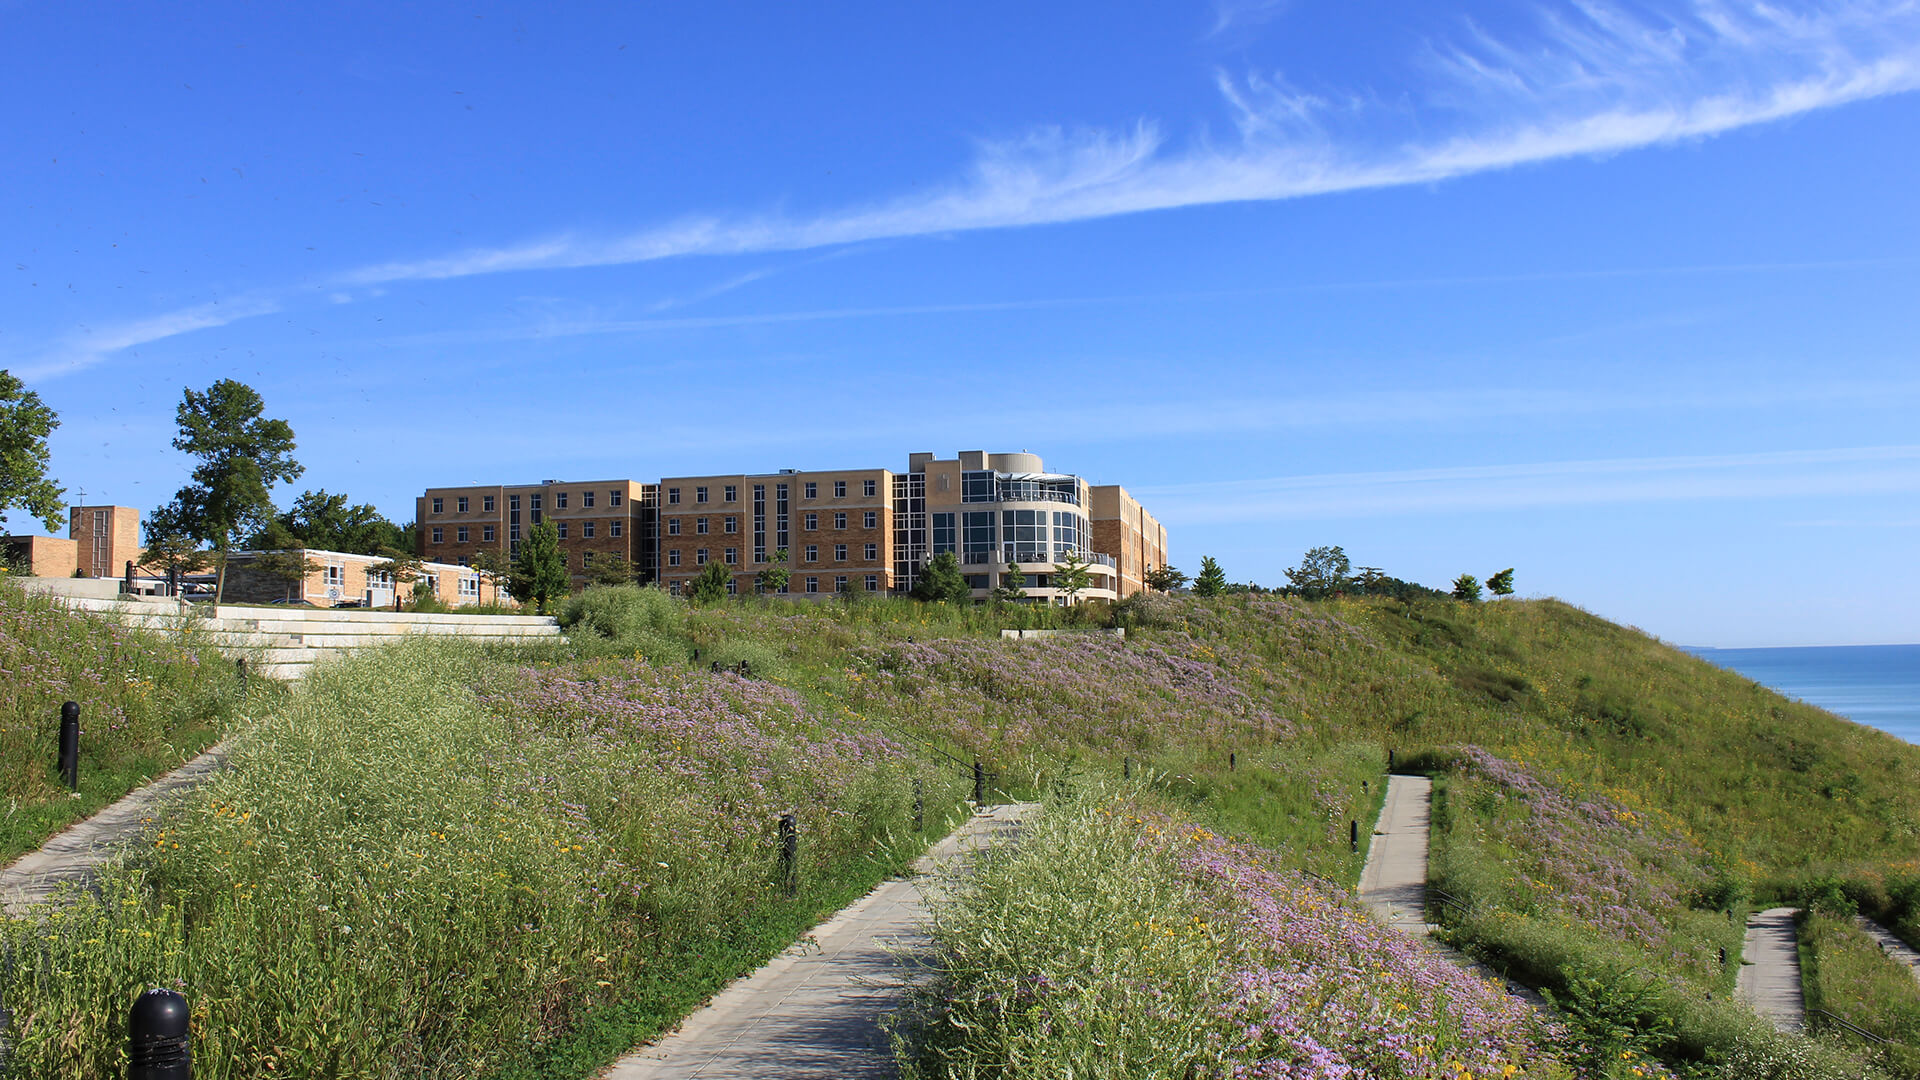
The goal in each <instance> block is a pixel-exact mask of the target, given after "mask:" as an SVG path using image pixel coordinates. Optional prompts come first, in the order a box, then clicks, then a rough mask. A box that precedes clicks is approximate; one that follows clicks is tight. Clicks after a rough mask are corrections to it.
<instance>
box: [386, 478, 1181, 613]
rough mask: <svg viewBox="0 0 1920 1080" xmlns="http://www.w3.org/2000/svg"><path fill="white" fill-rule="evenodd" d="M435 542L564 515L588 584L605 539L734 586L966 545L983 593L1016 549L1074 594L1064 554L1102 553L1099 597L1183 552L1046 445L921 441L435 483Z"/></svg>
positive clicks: (809, 578) (899, 577) (826, 578)
mask: <svg viewBox="0 0 1920 1080" xmlns="http://www.w3.org/2000/svg"><path fill="white" fill-rule="evenodd" d="M416 520H417V521H418V522H419V535H420V554H421V555H422V556H423V557H425V558H428V559H433V560H437V561H440V562H449V563H470V562H471V561H472V560H473V557H474V555H475V554H477V553H478V552H479V551H481V550H482V549H486V548H491V549H494V550H498V551H503V552H508V553H511V552H512V551H513V550H514V549H515V547H516V546H517V544H518V542H519V541H520V539H521V538H523V537H524V536H526V535H527V532H528V531H529V530H531V529H532V528H533V526H535V525H537V524H539V523H540V522H542V521H546V520H551V521H552V522H553V523H554V525H555V527H556V529H557V531H558V532H559V535H560V547H561V549H562V550H563V551H564V552H565V553H566V557H567V567H568V569H569V571H570V572H571V573H572V575H573V579H574V584H575V585H576V586H580V585H584V584H585V582H586V581H587V579H588V577H587V571H586V564H585V561H584V560H585V558H586V556H587V555H588V554H589V553H596V557H598V553H605V554H612V555H618V556H620V557H621V558H623V559H625V560H626V561H627V562H628V564H629V565H631V566H632V567H633V570H634V575H635V577H636V578H637V579H638V580H640V581H646V582H658V583H659V584H661V585H663V586H665V587H666V588H667V589H669V590H671V591H673V592H675V593H678V592H680V591H682V590H683V589H684V588H685V587H686V585H687V583H688V582H689V581H691V580H692V579H693V578H694V577H695V576H696V575H698V574H700V573H701V572H703V571H704V570H705V569H706V567H707V565H708V564H709V563H716V562H717V563H720V564H721V565H723V566H726V567H727V568H728V571H729V573H730V575H731V580H730V582H729V584H728V588H729V591H731V592H734V593H751V592H753V591H754V582H755V578H756V575H758V574H759V572H760V571H762V570H764V569H766V568H767V567H768V566H769V565H771V562H772V560H773V559H774V558H775V556H776V555H778V554H779V553H780V552H781V551H783V550H784V551H785V552H786V559H785V565H786V567H787V569H788V571H789V572H790V578H789V581H788V584H787V588H786V591H787V592H788V593H789V594H791V595H795V596H807V597H822V598H824V597H829V596H832V595H834V594H835V593H837V592H840V591H842V590H844V589H858V590H861V591H865V592H875V593H882V592H905V591H907V590H909V589H911V588H912V587H913V584H914V581H915V580H916V577H917V575H918V574H919V572H920V570H921V568H922V567H924V566H925V565H926V563H927V561H928V560H929V559H931V558H932V557H933V556H934V555H936V554H938V553H940V552H943V551H951V552H953V553H954V555H955V556H956V557H957V558H958V559H959V560H960V563H961V569H962V571H963V572H964V573H965V574H966V575H967V579H968V582H969V584H971V585H972V586H973V593H974V596H975V597H976V598H983V599H984V598H985V597H987V596H989V595H991V593H992V591H993V589H994V588H996V587H998V586H999V585H1000V584H1001V582H1002V579H1003V577H1004V575H1005V574H1006V573H1007V572H1008V569H1009V567H1010V566H1011V565H1013V564H1016V563H1017V564H1018V565H1019V567H1020V569H1021V572H1022V573H1023V574H1024V575H1025V577H1026V583H1025V588H1026V590H1027V593H1028V595H1029V596H1030V597H1033V598H1035V599H1037V600H1042V601H1047V602H1057V601H1061V600H1063V599H1064V596H1063V595H1062V594H1061V592H1060V591H1059V590H1058V589H1057V588H1055V587H1054V585H1053V582H1052V577H1051V575H1052V572H1053V570H1054V567H1055V565H1056V564H1057V563H1058V562H1059V561H1060V560H1062V559H1064V558H1066V557H1067V555H1068V553H1069V552H1072V553H1074V554H1076V555H1078V556H1079V558H1080V559H1082V560H1083V561H1085V562H1086V563H1088V564H1089V566H1088V569H1089V571H1090V573H1091V575H1092V586H1091V587H1090V588H1087V589H1084V590H1082V591H1081V592H1080V594H1079V595H1080V597H1081V598H1083V599H1095V598H1104V599H1117V598H1119V597H1123V596H1129V595H1131V594H1133V593H1135V592H1138V591H1140V589H1141V588H1143V587H1144V585H1145V575H1146V572H1147V570H1149V569H1151V568H1152V567H1156V566H1162V565H1165V563H1166V558H1167V554H1166V553H1167V530H1166V529H1165V528H1164V527H1163V526H1162V525H1161V524H1160V522H1159V521H1158V520H1156V519H1155V518H1154V516H1153V515H1152V514H1150V513H1148V512H1147V510H1146V508H1145V507H1143V506H1141V505H1140V503H1139V502H1138V501H1137V500H1135V499H1134V498H1133V497H1132V496H1131V495H1129V494H1127V491H1126V489H1125V488H1123V487H1120V486H1119V485H1117V484H1107V485H1095V484H1089V483H1087V482H1086V480H1084V479H1082V478H1081V477H1078V476H1075V475H1072V474H1070V473H1052V472H1048V471H1046V468H1045V466H1044V465H1043V463H1042V462H1041V460H1040V458H1039V456H1038V455H1035V454H1028V453H1018V454H989V453H987V452H986V451H983V450H967V451H962V452H961V453H960V454H959V455H958V456H957V457H954V458H948V459H939V458H936V457H934V455H932V454H930V453H919V454H911V455H909V456H908V459H907V468H906V471H904V472H893V471H891V470H888V469H881V468H864V469H858V468H856V469H824V470H817V471H802V470H799V469H782V470H780V471H778V472H772V473H730V474H720V475H713V476H669V477H665V478H662V479H661V480H660V481H659V482H658V483H642V482H638V481H632V480H597V481H591V482H563V481H558V480H548V481H545V482H544V483H539V484H520V485H487V486H480V485H476V486H472V487H446V488H429V489H428V490H427V492H426V493H425V494H424V495H422V496H421V497H420V499H419V501H418V517H417V518H416Z"/></svg>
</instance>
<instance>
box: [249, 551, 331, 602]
mask: <svg viewBox="0 0 1920 1080" xmlns="http://www.w3.org/2000/svg"><path fill="white" fill-rule="evenodd" d="M246 567H247V569H250V570H253V571H254V572H256V573H261V574H265V575H267V576H268V577H277V578H279V579H280V580H282V581H284V582H286V583H287V599H289V600H299V599H303V597H302V596H301V595H300V593H299V585H300V583H301V582H303V581H305V580H306V579H307V575H308V574H315V573H318V572H319V571H320V564H319V563H317V562H314V561H313V560H312V559H309V558H307V554H306V552H304V551H300V550H297V549H296V550H292V551H263V552H261V553H260V554H258V555H255V556H253V557H252V559H250V560H249V561H248V562H247V564H246Z"/></svg>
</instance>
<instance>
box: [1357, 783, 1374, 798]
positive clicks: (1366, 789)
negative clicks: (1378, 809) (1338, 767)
mask: <svg viewBox="0 0 1920 1080" xmlns="http://www.w3.org/2000/svg"><path fill="white" fill-rule="evenodd" d="M1360 794H1362V795H1371V794H1373V788H1372V786H1371V785H1370V784H1369V783H1368V782H1367V781H1365V780H1362V781H1360Z"/></svg>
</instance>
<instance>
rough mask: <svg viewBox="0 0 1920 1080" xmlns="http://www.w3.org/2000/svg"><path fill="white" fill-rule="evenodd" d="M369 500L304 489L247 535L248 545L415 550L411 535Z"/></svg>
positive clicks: (370, 551)
mask: <svg viewBox="0 0 1920 1080" xmlns="http://www.w3.org/2000/svg"><path fill="white" fill-rule="evenodd" d="M403 532H404V530H403V529H402V528H401V526H399V525H395V524H394V523H393V522H391V521H388V520H387V519H386V518H384V517H382V516H381V515H380V511H378V510H376V509H374V508H373V506H372V505H371V504H369V503H354V502H350V501H349V500H348V498H347V496H345V495H329V494H327V492H326V491H325V490H321V491H303V492H301V493H300V497H299V498H297V499H295V500H293V505H292V506H291V507H289V508H288V509H287V511H286V513H283V514H280V515H279V516H277V517H275V518H273V519H272V520H271V521H269V522H267V524H266V526H265V527H264V528H262V529H261V530H259V531H258V532H256V533H254V534H253V535H252V536H250V537H248V538H247V545H248V546H249V547H255V548H262V549H267V550H279V549H281V548H290V547H309V548H319V549H320V550H322V551H345V552H350V553H352V554H355V555H379V554H381V553H382V552H384V551H386V550H387V549H389V548H402V549H405V550H408V551H411V550H413V546H414V545H413V543H412V540H411V538H408V537H404V536H403Z"/></svg>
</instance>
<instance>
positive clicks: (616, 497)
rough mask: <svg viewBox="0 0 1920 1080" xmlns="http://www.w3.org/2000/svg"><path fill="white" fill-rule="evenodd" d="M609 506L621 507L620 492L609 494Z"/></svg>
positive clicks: (610, 492)
mask: <svg viewBox="0 0 1920 1080" xmlns="http://www.w3.org/2000/svg"><path fill="white" fill-rule="evenodd" d="M607 505H608V506H619V505H620V492H618V491H609V492H607Z"/></svg>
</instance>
